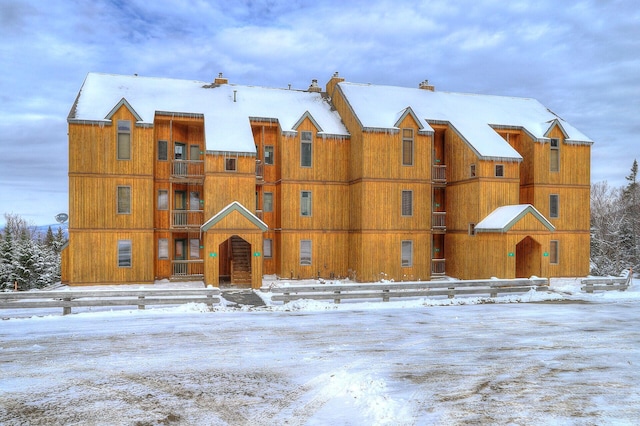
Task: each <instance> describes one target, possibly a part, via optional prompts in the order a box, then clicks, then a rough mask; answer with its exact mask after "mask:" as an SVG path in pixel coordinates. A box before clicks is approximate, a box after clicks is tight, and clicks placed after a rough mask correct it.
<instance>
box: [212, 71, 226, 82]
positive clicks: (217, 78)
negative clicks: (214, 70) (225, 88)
mask: <svg viewBox="0 0 640 426" xmlns="http://www.w3.org/2000/svg"><path fill="white" fill-rule="evenodd" d="M213 84H229V79H227V78H225V77H223V76H222V73H218V76H217V77H216V78H215V79H214V80H213Z"/></svg>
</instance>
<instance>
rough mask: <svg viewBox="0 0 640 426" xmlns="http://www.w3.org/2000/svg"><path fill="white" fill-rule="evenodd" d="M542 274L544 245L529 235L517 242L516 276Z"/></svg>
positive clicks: (527, 276)
mask: <svg viewBox="0 0 640 426" xmlns="http://www.w3.org/2000/svg"><path fill="white" fill-rule="evenodd" d="M534 275H535V276H536V277H539V276H541V275H542V246H541V245H540V243H538V242H537V241H536V240H534V239H533V238H531V237H529V236H527V237H525V238H523V239H522V241H520V242H519V243H518V244H516V278H529V277H531V276H534Z"/></svg>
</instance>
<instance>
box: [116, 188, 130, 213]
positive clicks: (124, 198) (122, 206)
mask: <svg viewBox="0 0 640 426" xmlns="http://www.w3.org/2000/svg"><path fill="white" fill-rule="evenodd" d="M130 213H131V187H130V186H119V187H118V214H130Z"/></svg>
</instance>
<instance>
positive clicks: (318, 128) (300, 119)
mask: <svg viewBox="0 0 640 426" xmlns="http://www.w3.org/2000/svg"><path fill="white" fill-rule="evenodd" d="M306 118H308V119H309V121H311V123H312V124H313V125H314V127H315V128H316V129H317V130H318V132H320V133H322V127H320V124H318V122H317V121H316V120H315V118H313V115H311V113H310V112H309V111H305V112H304V114H302V117H300V118H299V119H298V121H296V123H295V124H294V125H293V127H292V129H294V130H298V127H300V125H301V124H302V122H303V121H304V120H305V119H306Z"/></svg>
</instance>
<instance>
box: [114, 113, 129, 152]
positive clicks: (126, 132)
mask: <svg viewBox="0 0 640 426" xmlns="http://www.w3.org/2000/svg"><path fill="white" fill-rule="evenodd" d="M125 123H126V126H125ZM121 124H122V128H121ZM125 127H126V128H125ZM116 132H117V134H116V158H117V159H118V160H119V161H129V160H131V120H118V121H117V124H116ZM120 135H127V143H128V145H129V147H128V148H129V155H128V156H127V157H125V156H123V155H122V154H121V153H120Z"/></svg>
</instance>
